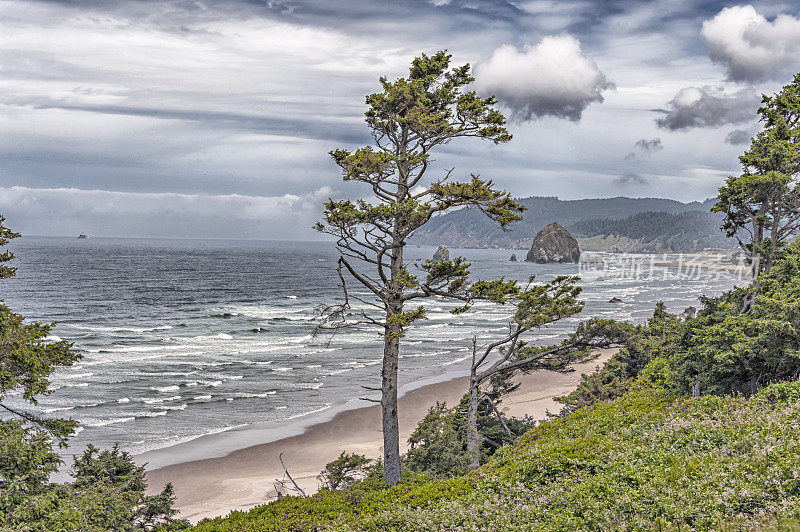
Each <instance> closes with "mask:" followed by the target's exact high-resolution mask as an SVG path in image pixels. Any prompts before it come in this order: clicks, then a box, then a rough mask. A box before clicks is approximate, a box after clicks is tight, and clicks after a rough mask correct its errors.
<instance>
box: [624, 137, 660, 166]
mask: <svg viewBox="0 0 800 532" xmlns="http://www.w3.org/2000/svg"><path fill="white" fill-rule="evenodd" d="M634 146H635V148H636V149H635V150H634V151H632V152H630V153H629V154H628V155H626V156H625V160H626V161H631V160H633V159H636V157H638V156H640V155H650V154H651V153H653V152H654V151H661V150H663V149H664V145H663V144H661V139H660V138H654V139H651V140H647V139H639V140H637V141H636V144H634Z"/></svg>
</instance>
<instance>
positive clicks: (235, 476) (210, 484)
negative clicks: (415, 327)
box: [147, 350, 613, 523]
mask: <svg viewBox="0 0 800 532" xmlns="http://www.w3.org/2000/svg"><path fill="white" fill-rule="evenodd" d="M612 353H613V351H612V350H606V351H604V352H603V353H602V354H601V355H600V357H599V358H597V359H595V360H593V361H591V362H587V363H584V364H579V365H576V366H575V371H574V372H571V373H556V372H549V371H540V372H536V373H532V374H530V375H521V376H520V377H519V380H520V381H521V383H522V386H520V388H519V389H518V390H517V391H516V392H514V393H513V394H511V395H510V396H508V397H507V398H506V399H505V400H504V402H503V404H502V405H501V409H502V410H503V411H504V413H506V414H508V415H509V416H523V415H525V414H527V415H529V416H531V417H533V418H535V419H544V418H545V417H546V416H547V412H548V411H550V412H557V411H558V410H559V409H560V405H559V404H558V403H556V402H555V401H554V400H553V397H557V396H560V395H564V394H566V393H569V392H570V391H571V390H573V389H574V388H575V386H576V385H577V384H578V382H579V381H580V378H581V374H582V373H588V372H591V371H593V370H594V369H595V368H596V367H597V366H598V365H601V364H602V363H603V362H604V361H605V360H607V359H608V358H609V357H610V356H611V354H612ZM466 387H467V379H466V377H461V378H456V379H450V380H446V381H443V382H439V383H435V384H430V385H427V386H423V387H420V388H417V389H414V390H411V391H409V392H408V393H405V394H404V395H403V396H402V397H401V398H400V405H399V406H400V409H399V410H400V428H401V434H400V436H401V446H403V445H404V444H405V442H406V440H407V439H408V436H409V434H410V433H411V431H412V430H413V428H414V427H415V426H416V424H417V422H418V421H419V420H420V419H421V418H422V417H423V416H424V415H425V413H426V412H427V410H428V408H429V407H431V406H432V405H434V404H435V403H436V402H437V401H440V402H442V401H444V402H447V403H448V404H453V403H454V402H456V401H458V400H459V399H460V398H461V396H462V395H463V394H464V393H465V392H466ZM402 450H403V449H401V451H402ZM341 451H348V452H356V453H360V454H364V455H366V456H367V457H370V458H378V457H379V456H380V455H381V453H382V438H381V432H380V410H379V407H378V406H377V405H371V406H366V407H364V408H357V409H353V410H346V411H343V412H340V413H338V414H337V415H336V416H335V417H334V418H333V419H331V420H329V421H326V422H323V423H320V424H317V425H313V426H311V427H309V428H308V429H306V430H305V432H303V433H302V434H299V435H297V436H292V437H288V438H283V439H280V440H277V441H274V442H271V443H265V444H261V445H255V446H250V447H247V448H244V449H241V450H238V451H234V452H232V453H230V454H228V455H226V456H223V457H221V458H210V459H205V460H195V461H190V462H185V463H180V464H176V465H171V466H167V467H162V468H159V469H154V470H152V471H148V473H147V480H148V483H149V485H150V489H151V491H153V492H155V491H158V490H160V489H161V487H163V485H164V484H166V483H167V482H172V484H173V485H174V487H175V493H176V495H177V504H176V508H177V509H179V510H180V512H181V514H180V515H181V517H183V518H186V519H189V520H190V521H191V522H193V523H194V522H197V521H199V520H200V519H203V518H205V517H216V516H221V515H226V514H228V513H229V512H230V511H231V510H246V509H249V508H252V507H254V506H257V505H259V504H264V503H265V502H268V501H270V500H273V499H274V498H275V497H276V490H275V482H276V479H279V478H282V477H283V469H282V467H281V464H280V461H279V458H278V455H279V454H280V453H283V458H284V461H285V463H286V465H287V467H288V468H289V471H290V473H291V474H292V476H293V477H294V479H295V480H296V481H297V483H298V484H299V485H300V486H301V487H302V488H303V489H304V490H305V491H306V492H307V493H313V492H314V491H316V489H317V484H318V481H317V475H318V474H319V472H320V471H321V470H322V469H323V468H324V466H325V464H327V463H328V462H330V461H331V460H333V459H335V458H336V457H337V456H338V455H339V453H340V452H341Z"/></svg>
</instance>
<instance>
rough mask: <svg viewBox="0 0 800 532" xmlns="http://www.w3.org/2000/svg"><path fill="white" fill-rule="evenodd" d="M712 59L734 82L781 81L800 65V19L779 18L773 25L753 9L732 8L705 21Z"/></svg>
mask: <svg viewBox="0 0 800 532" xmlns="http://www.w3.org/2000/svg"><path fill="white" fill-rule="evenodd" d="M701 33H702V35H703V38H704V39H705V41H706V44H707V45H708V49H709V53H710V55H711V59H712V60H713V61H714V62H715V63H718V64H721V65H723V66H724V67H725V68H726V69H727V71H728V78H729V79H731V80H734V81H749V82H755V81H764V80H773V79H780V78H781V77H784V76H786V75H788V74H789V73H791V72H792V71H793V70H795V69H797V67H798V65H800V19H797V18H794V17H792V16H791V15H785V14H784V15H778V16H777V17H776V18H775V20H773V21H772V22H769V21H767V19H766V18H764V17H763V16H762V15H760V14H758V13H757V12H756V10H755V9H754V8H753V6H750V5H746V6H733V7H727V8H725V9H723V10H722V11H720V12H719V13H718V14H717V15H716V16H715V17H714V18H712V19H710V20H706V21H705V22H703V29H702V31H701Z"/></svg>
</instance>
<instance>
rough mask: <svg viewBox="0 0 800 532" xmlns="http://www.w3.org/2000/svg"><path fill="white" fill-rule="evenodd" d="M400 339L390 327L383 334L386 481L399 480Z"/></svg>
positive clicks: (382, 397) (382, 394) (382, 390)
mask: <svg viewBox="0 0 800 532" xmlns="http://www.w3.org/2000/svg"><path fill="white" fill-rule="evenodd" d="M399 354H400V339H399V338H398V337H397V336H394V337H392V331H391V329H389V330H387V331H386V334H385V336H384V349H383V370H382V371H381V376H382V379H383V380H382V384H381V418H382V428H383V473H384V476H385V477H386V482H387V483H388V484H390V485H392V486H393V485H395V484H397V481H399V480H400V424H399V421H398V418H397V361H398V358H399Z"/></svg>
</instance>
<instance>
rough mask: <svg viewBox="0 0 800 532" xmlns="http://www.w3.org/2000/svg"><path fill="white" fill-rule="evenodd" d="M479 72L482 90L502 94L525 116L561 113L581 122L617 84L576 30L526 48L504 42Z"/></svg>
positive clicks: (482, 65) (478, 78) (559, 114)
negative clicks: (584, 46) (588, 52)
mask: <svg viewBox="0 0 800 532" xmlns="http://www.w3.org/2000/svg"><path fill="white" fill-rule="evenodd" d="M475 72H476V78H477V80H478V83H479V85H480V87H481V89H482V90H483V91H484V92H486V93H491V94H494V95H496V96H497V97H498V98H499V99H500V101H501V102H502V103H503V104H505V105H507V106H508V107H510V108H511V109H512V110H513V112H514V115H515V116H516V117H517V118H519V119H523V120H530V119H532V118H541V117H543V116H555V117H558V118H567V119H569V120H572V121H573V122H577V121H579V120H580V119H581V115H582V114H583V111H584V110H585V109H586V108H587V107H588V106H589V105H590V104H591V103H593V102H597V103H601V102H602V101H603V91H604V90H606V89H609V88H611V87H612V84H611V83H610V82H609V81H608V79H607V78H606V76H605V74H603V72H601V71H600V69H599V68H598V67H597V64H595V62H594V61H593V60H592V59H590V58H589V57H587V56H585V55H584V54H583V52H582V51H581V44H580V42H579V41H578V40H577V39H576V38H574V37H572V36H570V35H559V36H554V37H545V38H544V39H542V40H541V41H540V42H539V43H538V44H536V45H535V46H534V45H527V46H525V48H524V49H523V51H521V52H520V51H519V50H518V49H517V48H516V47H514V46H511V45H504V46H501V47H499V48H497V49H496V50H495V51H494V53H493V54H492V57H491V58H489V60H487V61H486V62H483V63H480V64H479V65H478V66H477V67H476V69H475Z"/></svg>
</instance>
